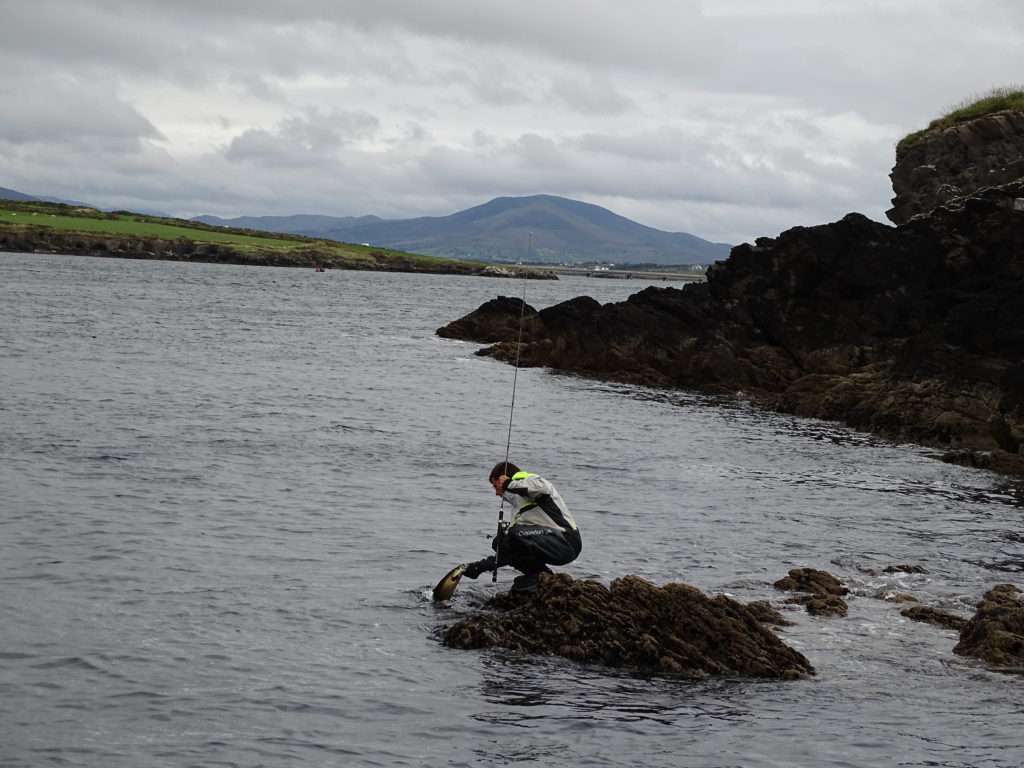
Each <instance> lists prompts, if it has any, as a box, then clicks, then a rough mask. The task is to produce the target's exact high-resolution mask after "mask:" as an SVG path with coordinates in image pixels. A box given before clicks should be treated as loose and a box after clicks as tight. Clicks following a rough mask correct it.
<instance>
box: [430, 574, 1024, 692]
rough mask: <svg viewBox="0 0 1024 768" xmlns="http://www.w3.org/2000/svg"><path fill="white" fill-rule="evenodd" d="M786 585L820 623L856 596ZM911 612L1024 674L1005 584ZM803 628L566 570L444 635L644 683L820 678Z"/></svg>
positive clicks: (789, 579) (678, 589) (1016, 606)
mask: <svg viewBox="0 0 1024 768" xmlns="http://www.w3.org/2000/svg"><path fill="white" fill-rule="evenodd" d="M774 586H775V588H776V589H780V590H787V591H792V592H798V593H801V594H798V595H797V596H795V597H790V598H786V599H784V600H783V602H784V603H786V604H800V605H803V606H804V607H805V608H806V610H807V613H808V614H810V615H811V616H814V617H816V618H815V620H816V621H834V620H836V619H837V618H841V617H843V616H846V615H847V604H846V602H845V601H844V600H843V599H842V597H841V596H845V595H847V594H848V592H849V590H848V589H847V588H846V587H845V586H843V585H842V584H841V583H840V582H839V580H838V579H836V577H835V576H833V575H832V574H830V573H828V572H827V571H820V570H816V569H813V568H794V569H792V570H790V571H789V574H788V575H787V576H786V577H784V578H782V579H779V580H778V581H776V582H775V584H774ZM876 597H877V596H876ZM905 597H906V598H907V600H909V601H913V602H916V599H915V598H913V597H912V596H910V595H907V596H905ZM880 599H886V598H880ZM894 602H897V603H898V602H902V601H894ZM901 614H902V615H903V616H905V617H907V618H908V619H911V620H912V621H916V622H924V623H928V624H933V625H935V626H937V627H939V628H941V629H943V630H949V631H953V632H956V633H958V635H959V641H958V642H957V644H956V645H955V647H953V648H952V652H953V653H954V654H956V655H958V656H966V657H971V658H974V659H977V660H978V661H980V662H982V663H984V664H985V665H986V666H987V667H989V668H991V669H993V670H996V671H1002V672H1011V673H1017V672H1020V671H1021V670H1024V594H1022V593H1021V591H1020V590H1019V589H1018V588H1017V587H1015V586H1014V585H1012V584H997V585H995V586H993V587H992V588H991V589H990V590H989V591H988V592H986V593H985V595H984V596H983V597H982V598H981V600H980V601H979V602H978V603H977V610H976V613H975V615H974V616H973V617H972V618H970V619H967V618H964V617H959V616H954V615H952V614H949V613H946V612H945V611H942V610H939V609H936V608H932V607H927V606H914V607H912V608H908V609H905V610H903V611H901ZM792 624H793V622H791V621H788V620H787V619H786V618H785V617H784V616H783V615H782V614H780V613H779V612H778V611H777V610H776V609H775V608H774V607H773V606H772V605H771V604H770V603H769V602H768V601H759V602H755V603H750V604H749V605H744V604H742V603H740V602H737V601H736V600H733V599H731V598H729V597H726V596H724V595H718V596H715V597H709V596H708V595H705V594H704V593H703V592H701V591H700V590H699V589H697V588H696V587H693V586H690V585H689V584H682V583H672V584H665V585H664V586H661V587H659V586H656V585H654V584H651V583H650V582H648V581H645V580H644V579H641V578H639V577H637V576H624V577H622V578H620V579H615V580H613V581H612V582H611V584H610V585H609V586H607V587H606V586H605V585H603V584H601V583H600V582H597V581H591V580H578V579H573V578H572V577H571V576H569V575H568V574H565V573H559V574H542V575H541V578H540V583H539V586H538V588H537V590H536V591H534V592H528V593H522V594H517V593H514V592H508V593H499V594H498V595H496V596H494V597H492V598H491V599H490V600H488V601H487V602H486V603H485V604H484V606H483V608H482V609H481V610H477V611H474V612H473V613H472V614H470V615H468V616H465V617H463V618H461V619H460V620H458V621H456V622H454V623H452V624H450V625H448V626H446V627H444V628H443V629H442V630H441V639H442V641H443V642H444V644H445V645H447V646H449V647H452V648H462V649H466V650H474V649H483V648H506V649H509V650H512V651H516V652H521V653H529V654H541V655H553V656H561V657H563V658H566V659H569V660H571V661H575V662H579V663H585V664H597V665H600V666H606V667H612V668H618V669H624V670H629V671H631V672H639V673H643V674H652V673H653V674H664V675H671V676H677V677H682V678H690V679H693V678H702V677H723V676H724V677H759V678H768V679H778V680H797V679H802V678H807V677H810V676H812V675H814V674H815V670H814V667H813V666H812V664H811V662H810V661H809V660H808V659H807V658H806V657H805V656H804V655H803V654H801V653H800V652H799V651H796V650H794V649H793V648H791V647H789V646H788V645H786V644H785V643H784V642H783V641H782V640H781V639H780V638H779V637H778V635H777V633H776V632H777V631H776V630H775V629H773V627H786V626H791V625H792Z"/></svg>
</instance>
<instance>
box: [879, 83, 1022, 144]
mask: <svg viewBox="0 0 1024 768" xmlns="http://www.w3.org/2000/svg"><path fill="white" fill-rule="evenodd" d="M1007 109H1015V110H1020V111H1024V88H1022V87H1021V86H1008V87H1005V88H993V89H992V90H991V91H989V92H988V93H985V94H983V95H981V96H974V97H972V98H969V99H965V100H964V101H962V102H960V103H959V104H957V105H955V106H953V107H952V108H951V109H950V110H949V111H948V112H947V113H946V114H944V115H942V116H941V117H937V118H935V119H934V120H932V121H931V122H930V123H929V124H928V127H927V128H925V129H923V130H920V131H914V132H913V133H910V134H907V135H906V136H904V137H903V138H902V139H900V141H899V143H898V144H897V145H896V149H897V151H899V150H902V149H906V148H908V147H911V146H913V145H914V144H916V143H917V142H919V141H920V140H921V139H923V138H924V137H925V136H927V135H928V134H929V133H931V132H932V131H935V130H938V129H942V128H948V127H949V126H951V125H956V124H957V123H965V122H967V121H968V120H974V119H976V118H979V117H984V116H985V115H990V114H993V113H994V112H1002V111H1003V110H1007Z"/></svg>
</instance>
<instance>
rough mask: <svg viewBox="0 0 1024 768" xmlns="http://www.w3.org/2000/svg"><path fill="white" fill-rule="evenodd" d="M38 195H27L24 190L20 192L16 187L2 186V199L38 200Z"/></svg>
mask: <svg viewBox="0 0 1024 768" xmlns="http://www.w3.org/2000/svg"><path fill="white" fill-rule="evenodd" d="M38 199H39V198H37V197H32V195H26V194H25V193H24V192H18V191H17V190H15V189H8V188H7V187H0V200H21V201H23V202H27V201H29V200H38Z"/></svg>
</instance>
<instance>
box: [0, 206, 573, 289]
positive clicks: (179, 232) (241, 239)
mask: <svg viewBox="0 0 1024 768" xmlns="http://www.w3.org/2000/svg"><path fill="white" fill-rule="evenodd" d="M0 251H26V252H43V253H68V254H81V255H90V256H113V257H121V258H135V259H169V260H174V261H199V262H224V263H234V264H259V265H272V266H296V267H299V266H301V267H312V266H316V265H322V266H323V267H325V268H330V269H373V270H383V271H401V272H437V273H455V274H479V275H494V276H511V275H518V274H521V272H517V271H516V270H515V269H514V268H496V267H494V266H491V265H487V264H484V263H483V262H473V261H461V260H455V259H443V258H437V257H433V256H422V255H419V254H413V253H405V252H403V251H396V250H392V249H389V248H376V247H373V246H372V245H371V246H367V245H356V244H353V243H341V242H337V241H334V240H323V239H317V238H312V237H303V236H301V235H282V234H274V233H269V232H257V231H254V230H242V229H230V228H224V227H214V226H209V225H207V224H201V223H199V222H191V221H186V220H184V219H170V218H162V217H159V216H147V215H144V214H139V213H131V212H128V211H118V212H115V213H105V212H102V211H99V210H96V209H94V208H76V207H73V206H68V205H61V204H56V203H40V202H16V201H8V200H0ZM526 276H528V277H554V276H553V275H550V274H541V271H540V270H528V274H527V275H526Z"/></svg>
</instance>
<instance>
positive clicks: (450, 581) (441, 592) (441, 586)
mask: <svg viewBox="0 0 1024 768" xmlns="http://www.w3.org/2000/svg"><path fill="white" fill-rule="evenodd" d="M465 572H466V564H465V563H463V564H462V565H456V566H455V567H454V568H452V569H451V570H450V571H448V573H446V574H445V575H444V577H443V578H442V579H441V580H440V581H439V582H437V586H436V587H434V602H435V603H440V602H442V601H444V600H447V599H449V598H450V597H451V596H452V595H453V594H454V593H455V588H456V587H457V586H459V579H461V578H462V574H463V573H465Z"/></svg>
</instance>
